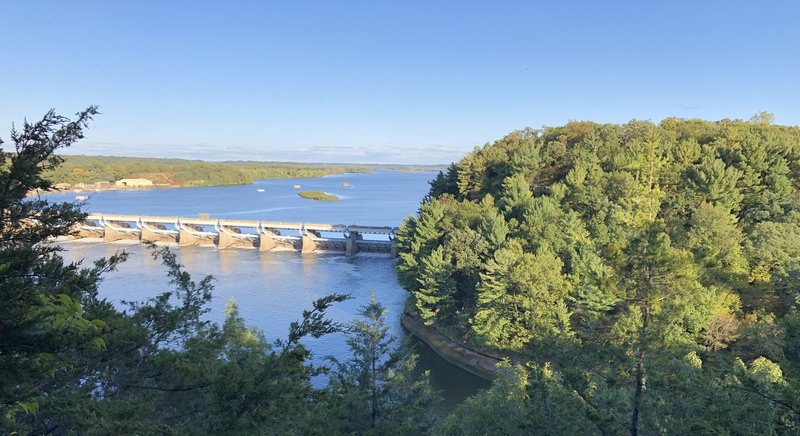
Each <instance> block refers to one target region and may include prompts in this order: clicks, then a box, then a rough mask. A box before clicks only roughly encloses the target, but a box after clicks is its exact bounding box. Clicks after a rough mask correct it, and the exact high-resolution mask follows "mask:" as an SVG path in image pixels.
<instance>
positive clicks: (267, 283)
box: [47, 172, 488, 410]
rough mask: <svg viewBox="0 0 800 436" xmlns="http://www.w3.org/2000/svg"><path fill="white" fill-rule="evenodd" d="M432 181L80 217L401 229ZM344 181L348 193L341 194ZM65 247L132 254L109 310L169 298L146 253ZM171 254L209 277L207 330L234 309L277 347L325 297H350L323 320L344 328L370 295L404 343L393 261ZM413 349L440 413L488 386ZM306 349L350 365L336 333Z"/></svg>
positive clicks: (281, 183)
mask: <svg viewBox="0 0 800 436" xmlns="http://www.w3.org/2000/svg"><path fill="white" fill-rule="evenodd" d="M434 176H435V174H433V173H418V172H416V173H413V172H410V173H402V172H377V173H372V174H341V175H331V176H326V177H320V178H313V179H270V180H258V181H256V182H254V183H253V184H251V185H238V186H224V187H202V188H179V189H148V190H125V191H102V192H97V193H93V194H91V195H90V197H89V199H88V200H87V202H86V207H85V210H86V211H88V212H100V213H118V214H134V215H161V216H185V217H190V216H197V215H198V214H200V213H207V214H209V215H210V216H211V217H212V218H241V219H259V220H265V221H294V222H297V221H299V222H316V223H330V224H360V225H379V226H399V225H400V223H401V222H402V220H403V219H404V218H405V217H406V216H408V215H411V214H413V213H415V212H416V210H417V208H418V206H419V202H420V200H421V199H422V198H423V197H424V195H425V194H426V193H427V191H428V187H429V186H428V181H429V180H431V179H432V178H433V177H434ZM343 182H346V184H347V185H349V186H342V185H343ZM294 185H301V187H302V190H320V191H325V192H328V193H332V194H336V195H338V196H340V197H341V200H340V201H334V202H321V201H315V200H306V199H302V198H300V197H299V196H298V195H297V192H298V190H297V189H295V188H294ZM259 190H263V192H259ZM75 195H76V194H75V193H61V194H50V195H47V198H48V199H49V200H51V201H74V199H75ZM81 195H85V194H81ZM62 246H63V247H64V248H65V252H64V257H65V258H66V259H67V260H80V259H86V261H87V262H88V261H91V260H93V259H96V258H99V257H103V256H109V255H111V254H113V253H115V252H116V251H118V250H122V249H124V250H125V251H127V252H129V253H130V257H129V259H128V261H127V262H125V263H124V264H123V265H122V266H121V267H120V268H119V270H118V271H115V272H112V273H110V274H108V275H106V276H105V278H104V280H103V283H102V284H101V286H100V292H101V294H102V295H103V296H105V297H107V298H108V299H109V300H111V301H114V302H119V301H120V300H123V299H128V300H130V299H134V298H137V297H139V298H145V297H149V296H153V295H156V294H158V293H160V292H162V291H164V290H167V289H168V287H167V281H166V278H165V275H164V273H165V270H164V268H163V267H162V266H161V265H160V263H159V262H158V261H156V260H154V259H153V258H152V256H151V255H150V253H149V251H148V248H147V247H145V246H143V245H140V244H137V243H131V242H114V243H97V242H87V241H85V240H78V241H72V242H65V243H62ZM176 250H177V253H178V256H179V259H180V262H181V263H182V264H183V265H184V266H185V267H186V270H187V271H188V272H190V273H191V274H192V276H193V278H194V279H195V280H200V279H201V278H202V277H203V276H204V275H206V274H211V275H213V276H214V278H215V282H214V284H215V290H214V294H213V299H212V302H211V304H210V313H209V317H210V319H211V320H213V321H221V320H222V319H223V310H224V308H225V305H226V304H227V302H228V301H229V300H235V301H236V302H237V303H238V305H239V309H240V314H241V315H242V316H243V317H244V319H245V320H246V322H247V323H248V324H249V325H252V326H255V327H258V328H259V329H261V330H262V331H263V332H264V333H265V334H266V336H267V338H268V339H270V340H274V339H276V338H281V337H285V335H286V332H287V329H288V325H289V323H290V322H291V321H294V320H296V319H298V318H299V317H300V314H301V312H302V311H303V310H304V309H308V308H309V307H310V306H311V302H312V301H314V300H315V299H317V298H319V297H321V296H323V295H326V294H329V293H332V292H342V293H349V294H350V295H351V296H352V297H353V298H352V299H351V300H349V301H346V302H344V303H339V304H337V305H335V306H334V307H333V308H332V309H331V310H330V312H329V315H330V316H331V317H332V318H333V319H335V320H337V321H341V322H347V321H349V320H352V319H354V318H355V317H356V316H357V310H358V308H359V306H362V305H364V304H366V302H367V301H369V297H370V293H372V292H374V293H375V294H376V296H377V297H378V299H379V301H380V302H381V303H382V304H384V305H385V306H386V307H387V308H388V309H389V312H388V313H387V321H388V325H389V328H390V332H391V334H392V335H394V336H395V337H396V338H397V341H399V340H401V339H402V338H403V337H404V336H405V335H406V333H405V331H404V330H403V328H402V327H401V325H400V314H401V312H402V308H403V304H404V302H405V300H406V297H407V293H406V292H405V290H403V289H402V288H401V287H400V285H399V284H398V282H397V274H396V272H395V268H394V262H395V261H394V260H393V259H391V258H390V257H388V256H386V255H376V254H369V253H358V254H356V255H355V256H352V257H346V256H344V255H343V254H341V253H325V252H315V253H306V254H302V255H301V254H300V253H299V252H292V251H283V252H265V253H259V252H258V251H257V250H254V249H226V250H217V249H216V248H214V247H201V246H195V247H183V248H180V249H177V248H176ZM414 343H415V348H416V351H417V353H418V354H419V355H420V359H419V365H418V366H419V370H420V371H425V370H428V371H430V378H431V383H432V384H433V386H434V388H435V389H437V390H438V391H440V392H441V394H442V397H443V409H445V410H448V409H450V408H452V407H453V406H454V405H455V404H457V403H459V402H460V401H463V399H464V398H466V397H467V396H469V395H471V394H473V393H475V392H476V391H477V390H478V389H482V388H485V387H486V386H487V385H488V383H487V382H485V381H484V380H482V379H480V378H478V377H475V376H474V375H472V374H470V373H467V372H465V371H463V370H462V369H460V368H458V367H455V366H453V365H450V364H449V363H447V362H445V361H444V360H443V359H441V358H440V357H439V356H438V355H437V354H436V353H434V352H433V351H432V350H431V349H430V348H428V347H427V346H426V345H425V344H423V343H421V342H419V341H416V340H414ZM305 344H306V345H307V346H308V347H309V348H310V349H311V351H312V353H313V359H314V361H316V362H323V361H324V360H325V357H326V356H334V357H337V358H340V359H342V358H346V357H347V356H348V350H347V347H346V344H345V342H344V337H343V336H342V335H341V334H335V335H328V336H325V337H323V338H320V339H310V340H307V341H305Z"/></svg>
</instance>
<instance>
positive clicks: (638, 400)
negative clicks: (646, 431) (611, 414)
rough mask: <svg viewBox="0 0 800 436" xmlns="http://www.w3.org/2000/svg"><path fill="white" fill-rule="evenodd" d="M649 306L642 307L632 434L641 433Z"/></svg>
mask: <svg viewBox="0 0 800 436" xmlns="http://www.w3.org/2000/svg"><path fill="white" fill-rule="evenodd" d="M647 318H648V310H647V306H646V305H645V306H643V307H642V333H641V337H640V339H639V357H638V358H637V360H636V390H635V391H634V394H633V412H632V413H631V428H630V433H631V435H633V436H635V435H638V434H639V414H640V412H641V408H642V396H643V394H644V378H645V359H646V352H645V335H646V334H647Z"/></svg>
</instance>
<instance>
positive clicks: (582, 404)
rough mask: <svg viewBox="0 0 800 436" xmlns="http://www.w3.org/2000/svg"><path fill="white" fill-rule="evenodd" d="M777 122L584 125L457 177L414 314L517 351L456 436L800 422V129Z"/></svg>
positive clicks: (519, 135) (421, 252) (418, 244)
mask: <svg viewBox="0 0 800 436" xmlns="http://www.w3.org/2000/svg"><path fill="white" fill-rule="evenodd" d="M769 121H770V117H769V116H768V114H761V115H758V116H756V117H754V118H753V119H751V120H750V121H747V122H745V121H732V120H723V121H718V122H708V121H702V120H682V119H674V118H670V119H665V120H663V121H662V122H660V123H659V124H654V123H651V122H646V121H631V122H629V123H627V124H624V125H616V124H596V123H591V122H570V123H568V124H567V125H565V126H562V127H552V128H544V129H542V130H531V129H526V130H522V131H516V132H513V133H511V134H509V135H507V136H506V137H504V138H502V139H500V140H498V141H496V142H495V143H493V144H490V145H486V146H484V147H481V148H477V149H475V150H474V151H473V152H471V153H470V154H468V155H467V156H465V157H464V158H463V159H461V160H460V161H459V162H457V163H454V164H453V165H451V166H450V168H449V170H448V171H447V172H446V173H440V174H439V176H438V177H437V178H436V179H435V180H434V181H433V182H432V183H431V190H430V194H429V195H428V197H427V198H426V199H425V201H424V202H423V203H422V205H421V206H420V209H419V213H418V215H417V216H416V217H413V218H409V219H408V220H407V221H406V222H405V224H404V226H403V228H402V232H401V235H400V237H399V249H400V262H399V264H398V271H399V274H400V280H401V283H402V284H403V285H404V287H405V288H406V289H408V290H409V292H410V293H411V297H410V304H409V306H410V307H411V311H412V312H414V314H415V315H416V316H418V317H419V318H421V319H422V320H423V321H424V322H425V323H426V324H428V325H433V326H435V327H437V328H438V329H439V331H440V332H442V333H445V334H447V335H448V336H449V337H450V338H451V339H453V340H455V341H457V342H460V343H462V344H466V345H467V346H469V347H472V348H475V349H479V350H485V351H487V352H491V353H493V354H501V355H505V356H507V357H508V358H509V359H510V362H512V363H511V364H509V368H508V369H507V370H506V371H505V372H504V374H503V375H502V376H501V379H500V380H497V381H496V382H495V384H494V386H493V387H492V388H491V389H490V390H489V391H488V392H484V393H482V394H479V395H478V396H476V397H473V398H472V399H470V400H468V401H467V402H466V403H465V404H464V405H462V406H461V408H460V409H459V410H458V411H456V413H455V414H454V415H453V416H451V417H450V418H449V419H448V420H447V421H446V423H445V425H444V427H445V428H446V429H447V432H448V433H451V434H459V433H462V432H467V433H481V432H482V431H487V432H491V433H516V432H519V431H520V429H525V430H526V431H534V432H542V433H560V434H588V433H602V434H618V433H627V432H629V433H631V434H635V433H637V432H640V431H641V432H643V433H648V434H649V433H657V432H663V431H666V432H669V433H678V434H682V433H694V432H701V433H704V432H722V433H727V432H731V433H771V432H781V431H789V432H797V431H798V429H799V427H798V425H800V415H798V411H800V400H799V399H800V390H799V389H798V388H799V387H800V378H798V376H800V374H799V373H798V371H800V195H799V194H800V193H799V192H798V188H799V187H800V179H799V178H798V175H800V129H798V128H797V127H785V126H775V125H770V122H769ZM481 429H483V430H481Z"/></svg>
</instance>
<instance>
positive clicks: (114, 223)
mask: <svg viewBox="0 0 800 436" xmlns="http://www.w3.org/2000/svg"><path fill="white" fill-rule="evenodd" d="M398 230H399V229H398V228H397V227H382V226H364V225H344V224H318V223H301V222H279V221H257V220H230V219H215V218H210V217H207V216H203V215H200V216H199V217H197V218H190V217H169V216H141V215H117V214H102V213H92V214H89V215H88V216H87V217H86V220H85V221H84V222H83V223H81V224H80V225H78V226H77V228H76V229H75V232H74V235H75V237H77V238H102V239H103V241H104V242H114V241H120V240H134V241H141V242H153V243H177V244H178V246H181V247H185V246H191V245H209V246H210V245H213V246H216V247H217V248H219V249H226V248H236V247H245V248H255V249H258V250H259V251H271V250H296V251H300V252H302V253H310V252H314V251H338V252H343V253H345V254H346V255H347V256H352V255H353V254H356V253H358V252H369V253H385V254H389V255H391V256H393V257H394V256H396V255H397V247H396V242H395V235H396V234H397V232H398Z"/></svg>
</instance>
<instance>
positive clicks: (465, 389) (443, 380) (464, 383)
mask: <svg viewBox="0 0 800 436" xmlns="http://www.w3.org/2000/svg"><path fill="white" fill-rule="evenodd" d="M409 338H410V341H411V343H412V344H413V346H414V351H415V352H416V353H417V355H419V360H418V361H417V369H418V370H419V371H430V381H431V385H432V386H433V389H435V390H436V391H437V392H438V393H439V395H440V396H441V397H442V403H441V404H440V406H439V408H440V411H441V412H442V413H449V412H451V411H452V410H453V409H454V408H455V407H456V406H458V405H459V404H460V403H461V402H462V401H464V400H465V399H467V397H469V396H471V395H473V394H476V393H477V392H478V391H481V390H483V389H486V388H488V387H489V386H490V384H491V383H490V382H489V381H487V380H484V379H482V378H480V377H478V376H476V375H475V374H472V373H471V372H468V371H465V370H463V369H461V368H459V367H457V366H455V365H453V364H451V363H449V362H447V361H446V360H444V359H442V358H441V357H440V356H439V355H438V354H436V352H435V351H433V349H432V348H431V347H429V346H428V345H427V344H426V343H424V342H422V341H420V340H419V339H417V338H416V337H414V336H411V335H409Z"/></svg>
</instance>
